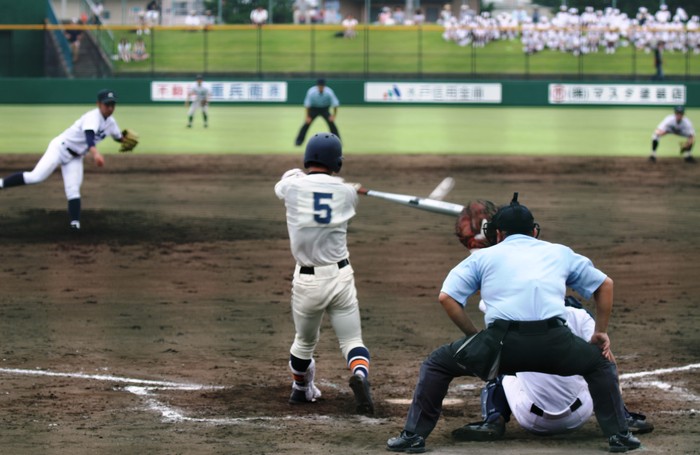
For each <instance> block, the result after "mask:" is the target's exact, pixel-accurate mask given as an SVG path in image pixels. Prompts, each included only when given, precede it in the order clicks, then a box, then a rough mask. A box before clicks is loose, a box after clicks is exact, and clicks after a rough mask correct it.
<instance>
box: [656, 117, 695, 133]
mask: <svg viewBox="0 0 700 455" xmlns="http://www.w3.org/2000/svg"><path fill="white" fill-rule="evenodd" d="M656 129H657V130H661V131H664V132H666V133H668V134H677V135H678V136H683V137H690V136H695V129H694V128H693V123H692V122H691V121H690V119H689V118H688V117H685V116H683V118H682V119H681V121H680V122H677V121H676V115H675V114H671V115H668V116H667V117H666V118H664V119H663V120H662V121H661V123H659V126H657V127H656Z"/></svg>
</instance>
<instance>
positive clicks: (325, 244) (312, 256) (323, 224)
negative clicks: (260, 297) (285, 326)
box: [275, 169, 363, 359]
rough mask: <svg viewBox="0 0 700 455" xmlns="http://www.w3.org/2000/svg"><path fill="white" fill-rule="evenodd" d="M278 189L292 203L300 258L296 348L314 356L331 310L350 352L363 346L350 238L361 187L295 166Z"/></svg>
mask: <svg viewBox="0 0 700 455" xmlns="http://www.w3.org/2000/svg"><path fill="white" fill-rule="evenodd" d="M275 194H276V195H277V197H278V198H280V199H282V200H284V203H285V206H286V210H287V229H288V231H289V240H290V246H291V250H292V256H294V259H295V260H296V263H297V264H296V267H295V270H294V279H293V282H292V313H293V318H294V326H295V328H296V336H295V338H294V343H293V344H292V347H291V349H290V352H291V354H292V355H294V356H296V357H299V358H301V359H311V358H312V356H313V352H314V349H315V347H316V343H317V342H318V337H319V328H320V326H321V319H322V317H323V314H324V312H327V313H328V315H329V317H330V321H331V324H332V325H333V329H334V330H335V333H336V335H337V337H338V341H339V343H340V349H341V351H342V352H343V356H344V357H345V358H347V356H348V353H349V352H350V350H352V349H353V348H354V347H357V346H363V342H362V328H361V324H360V311H359V303H358V300H357V291H356V288H355V277H354V272H353V269H352V265H350V263H349V262H348V261H347V260H348V257H349V254H348V249H347V241H346V237H347V227H348V221H349V220H350V219H351V218H352V217H353V216H355V208H356V207H357V203H358V196H357V191H356V190H355V188H354V187H353V186H351V185H349V184H347V183H344V182H343V179H342V178H340V177H336V176H331V175H327V174H313V173H312V174H308V175H307V174H306V173H304V172H303V171H302V170H301V169H292V170H289V171H287V172H286V173H285V174H284V175H283V176H282V179H281V180H280V181H279V182H277V184H276V185H275Z"/></svg>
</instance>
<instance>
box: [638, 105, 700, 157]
mask: <svg viewBox="0 0 700 455" xmlns="http://www.w3.org/2000/svg"><path fill="white" fill-rule="evenodd" d="M667 134H675V135H676V136H681V137H684V138H686V141H685V142H684V143H682V144H681V155H683V160H684V161H685V162H686V163H695V158H693V155H692V151H693V145H694V144H695V128H693V123H692V122H691V121H690V119H689V118H688V117H685V107H684V106H676V107H674V108H673V114H671V115H668V116H666V117H664V119H663V120H662V121H661V123H659V126H657V127H656V130H654V134H653V135H652V136H651V155H649V161H650V162H652V163H656V149H657V148H658V146H659V139H660V138H661V137H662V136H665V135H667Z"/></svg>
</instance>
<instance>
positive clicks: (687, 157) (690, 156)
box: [683, 155, 697, 164]
mask: <svg viewBox="0 0 700 455" xmlns="http://www.w3.org/2000/svg"><path fill="white" fill-rule="evenodd" d="M683 161H685V162H686V163H692V164H695V163H697V161H695V158H693V155H688V156H686V157H685V158H683Z"/></svg>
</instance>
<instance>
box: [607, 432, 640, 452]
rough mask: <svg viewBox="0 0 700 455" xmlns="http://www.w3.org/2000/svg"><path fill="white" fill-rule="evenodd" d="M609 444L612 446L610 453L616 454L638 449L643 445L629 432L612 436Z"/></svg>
mask: <svg viewBox="0 0 700 455" xmlns="http://www.w3.org/2000/svg"><path fill="white" fill-rule="evenodd" d="M608 444H609V445H610V448H609V451H610V452H615V453H621V452H627V451H628V450H634V449H638V448H639V447H640V446H641V445H642V443H641V442H640V441H639V439H637V438H635V437H634V436H633V435H632V433H630V432H629V431H628V432H627V433H617V434H616V435H613V436H610V438H609V439H608Z"/></svg>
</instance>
